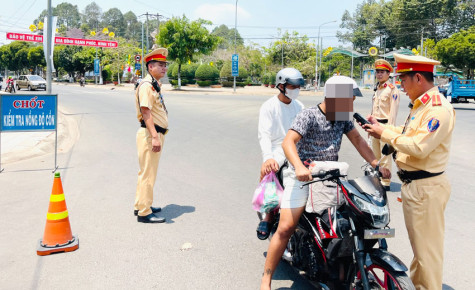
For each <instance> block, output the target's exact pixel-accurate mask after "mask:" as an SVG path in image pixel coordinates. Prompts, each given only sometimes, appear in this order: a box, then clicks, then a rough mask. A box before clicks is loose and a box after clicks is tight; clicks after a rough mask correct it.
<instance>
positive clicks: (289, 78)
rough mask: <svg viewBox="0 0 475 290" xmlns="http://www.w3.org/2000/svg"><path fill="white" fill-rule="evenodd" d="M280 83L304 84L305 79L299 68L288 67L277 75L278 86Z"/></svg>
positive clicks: (276, 83)
mask: <svg viewBox="0 0 475 290" xmlns="http://www.w3.org/2000/svg"><path fill="white" fill-rule="evenodd" d="M279 84H284V86H285V85H286V84H289V85H294V86H304V85H305V81H304V79H303V76H302V74H301V73H300V72H299V71H298V70H297V69H295V68H291V67H288V68H284V69H281V70H280V71H279V72H278V73H277V75H276V76H275V85H276V86H278V85H279Z"/></svg>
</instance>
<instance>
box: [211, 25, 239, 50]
mask: <svg viewBox="0 0 475 290" xmlns="http://www.w3.org/2000/svg"><path fill="white" fill-rule="evenodd" d="M235 31H236V30H235V29H234V28H231V29H229V28H228V27H227V26H226V25H224V24H221V25H220V26H217V27H215V28H214V29H213V31H211V34H213V35H216V36H218V37H219V38H220V41H219V44H218V48H221V49H234V32H235ZM241 45H244V40H243V39H242V37H241V35H240V34H239V32H238V31H236V46H241Z"/></svg>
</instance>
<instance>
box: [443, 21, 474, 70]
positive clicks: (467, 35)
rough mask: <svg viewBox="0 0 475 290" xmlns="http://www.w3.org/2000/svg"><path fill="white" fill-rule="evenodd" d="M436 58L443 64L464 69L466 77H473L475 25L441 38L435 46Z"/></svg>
mask: <svg viewBox="0 0 475 290" xmlns="http://www.w3.org/2000/svg"><path fill="white" fill-rule="evenodd" d="M435 52H436V54H437V59H438V60H440V62H441V63H442V65H443V66H445V67H446V68H450V67H451V65H453V66H454V67H455V68H459V69H462V70H464V71H465V73H466V76H467V78H469V79H471V78H473V77H474V69H475V26H472V27H470V28H469V29H468V30H461V31H460V32H458V33H455V34H454V35H452V36H451V37H450V38H446V39H442V40H441V41H439V42H438V43H437V44H436V46H435Z"/></svg>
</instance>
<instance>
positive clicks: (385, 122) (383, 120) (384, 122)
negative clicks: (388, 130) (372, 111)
mask: <svg viewBox="0 0 475 290" xmlns="http://www.w3.org/2000/svg"><path fill="white" fill-rule="evenodd" d="M376 120H377V121H378V123H381V124H387V123H388V119H376Z"/></svg>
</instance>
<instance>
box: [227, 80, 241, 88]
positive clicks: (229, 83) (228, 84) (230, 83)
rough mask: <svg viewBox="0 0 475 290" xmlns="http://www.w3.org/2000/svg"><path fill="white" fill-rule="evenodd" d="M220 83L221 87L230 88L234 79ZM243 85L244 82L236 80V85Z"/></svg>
mask: <svg viewBox="0 0 475 290" xmlns="http://www.w3.org/2000/svg"><path fill="white" fill-rule="evenodd" d="M221 84H222V85H223V87H226V88H232V87H233V86H234V81H222V82H221ZM245 85H246V83H245V82H236V87H244V86H245Z"/></svg>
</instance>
